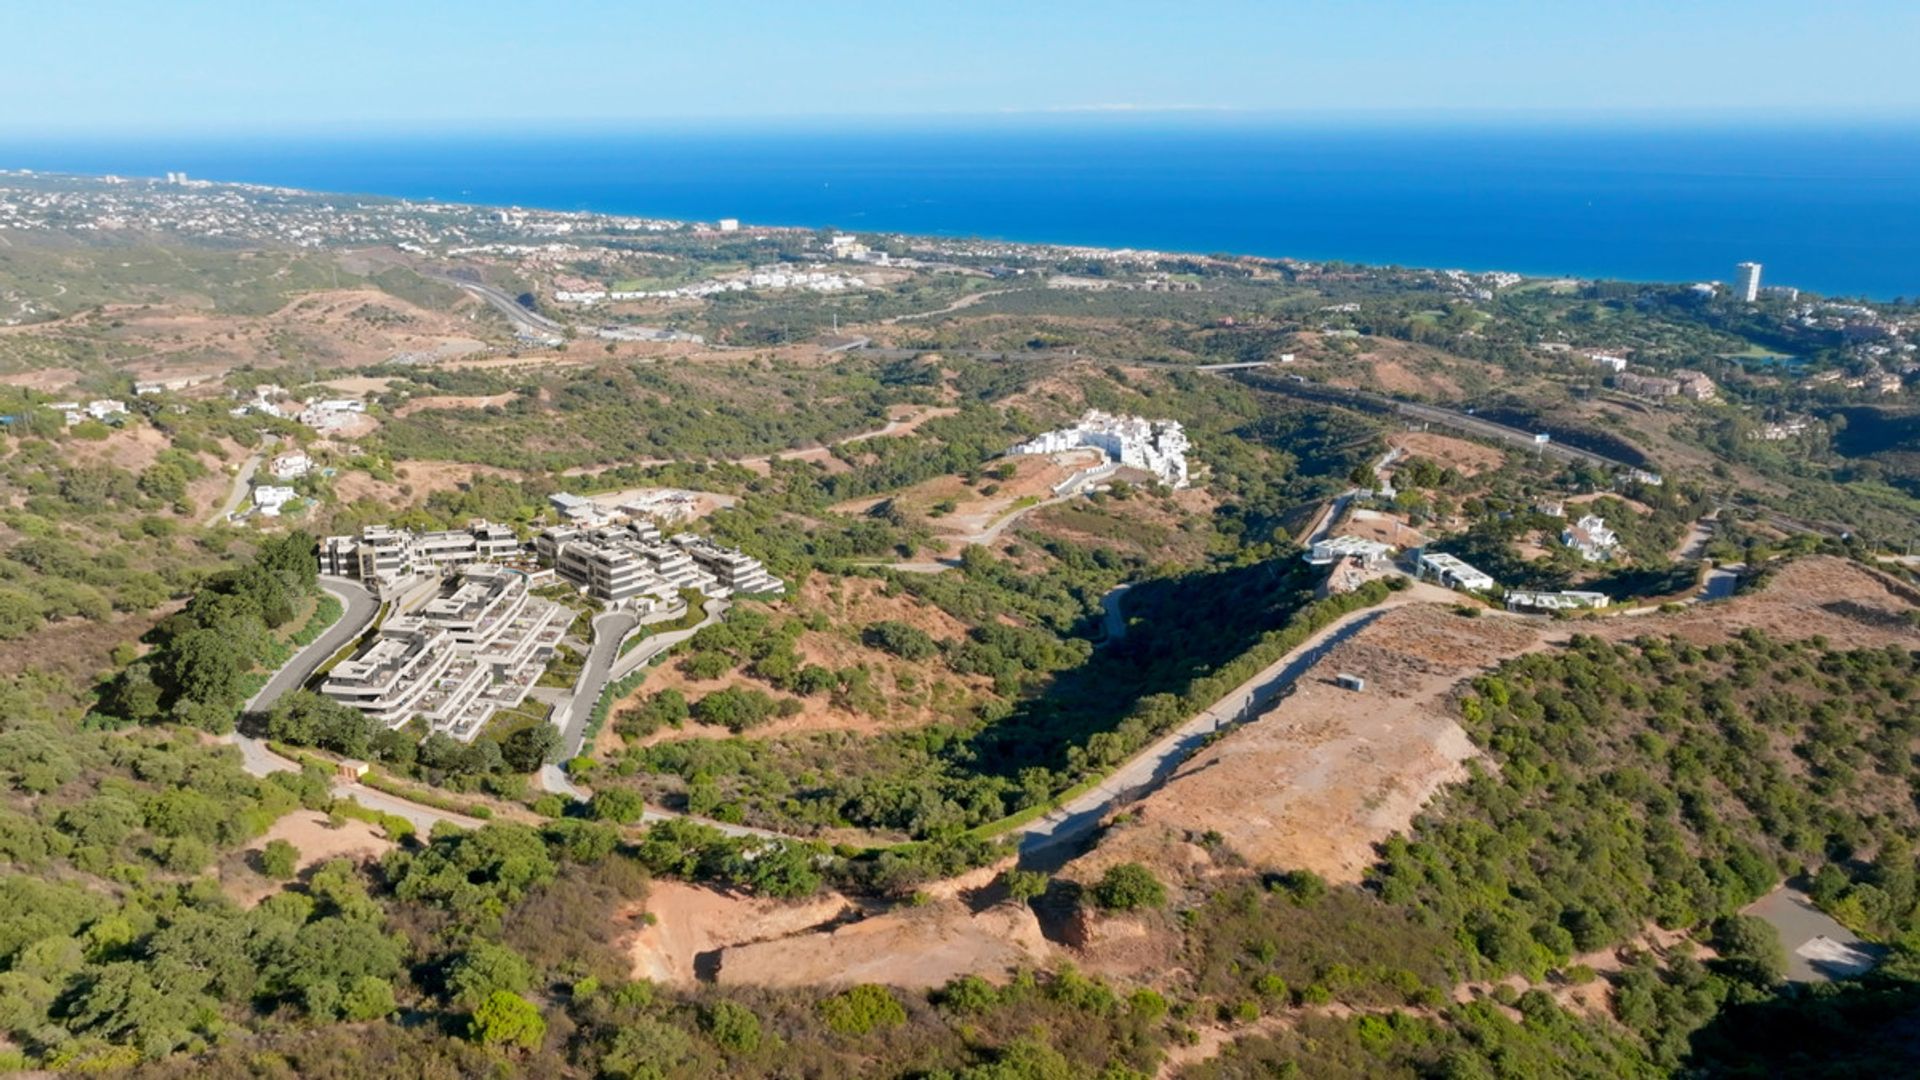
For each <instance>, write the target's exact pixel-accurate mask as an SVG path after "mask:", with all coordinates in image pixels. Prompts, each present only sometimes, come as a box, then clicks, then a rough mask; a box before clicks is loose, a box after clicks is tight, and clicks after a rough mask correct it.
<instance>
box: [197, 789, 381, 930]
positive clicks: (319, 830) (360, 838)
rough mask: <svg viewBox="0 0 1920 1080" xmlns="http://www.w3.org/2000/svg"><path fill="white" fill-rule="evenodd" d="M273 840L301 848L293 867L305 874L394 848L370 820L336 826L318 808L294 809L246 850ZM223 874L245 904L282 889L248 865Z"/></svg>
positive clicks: (229, 888) (235, 896)
mask: <svg viewBox="0 0 1920 1080" xmlns="http://www.w3.org/2000/svg"><path fill="white" fill-rule="evenodd" d="M274 840H285V841H286V842H288V843H289V844H292V845H293V846H294V847H295V848H297V849H299V852H300V857H299V858H298V859H297V860H295V862H294V867H295V870H296V872H298V873H302V874H304V873H306V872H307V870H308V869H309V868H311V867H315V866H318V865H320V864H321V863H324V862H326V861H328V860H329V859H353V860H356V861H359V860H363V859H378V858H379V857H381V856H382V855H385V854H386V853H387V852H388V851H390V850H392V848H393V841H391V840H388V839H387V838H386V837H385V836H383V835H381V833H380V830H378V829H376V828H374V827H373V826H372V825H370V824H368V823H367V822H364V821H356V820H353V819H351V818H349V819H347V820H346V821H344V822H342V823H341V824H340V826H339V827H338V828H335V827H333V826H332V825H329V824H328V823H327V815H325V814H322V813H320V812H319V811H317V810H295V811H294V812H293V813H291V814H288V815H287V816H285V817H283V818H281V819H280V820H279V821H276V822H274V823H273V827H272V828H270V829H268V830H267V831H266V832H265V833H264V834H263V835H261V836H259V837H256V838H255V839H254V841H253V842H252V843H250V844H248V845H247V846H246V847H245V848H244V849H243V850H244V851H246V852H248V853H252V852H256V851H262V850H265V848H266V846H267V844H269V843H270V842H272V841H274ZM222 876H223V879H224V880H223V882H222V885H223V886H224V888H225V889H226V892H227V895H228V896H229V897H232V898H233V900H234V902H235V903H238V904H240V905H241V906H242V907H252V906H253V905H255V904H257V903H259V902H260V901H261V900H263V899H265V898H266V897H267V896H269V895H271V894H273V893H275V892H278V891H279V890H280V883H279V882H276V881H270V880H268V879H267V878H264V877H262V876H260V875H259V874H257V873H255V872H253V871H252V870H251V869H248V868H241V869H237V870H234V871H233V872H231V873H230V874H223V875H222Z"/></svg>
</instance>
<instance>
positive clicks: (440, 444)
mask: <svg viewBox="0 0 1920 1080" xmlns="http://www.w3.org/2000/svg"><path fill="white" fill-rule="evenodd" d="M1765 258H1766V252H1764V251H1754V252H1753V253H1752V254H1751V259H1752V261H1747V262H1740V263H1738V264H1737V265H1727V266H1703V267H1701V268H1700V276H1699V279H1698V280H1693V281H1684V282H1670V283H1638V282H1626V281H1611V280H1593V279H1586V278H1576V277H1564V278H1544V277H1537V276H1525V275H1520V274H1515V273H1503V272H1478V271H1465V270H1446V269H1413V268H1400V267H1375V266H1364V265H1358V264H1349V263H1335V262H1312V261H1302V260H1294V259H1275V258H1253V257H1239V256H1233V255H1226V254H1210V255H1196V254H1178V253H1168V252H1159V251H1148V250H1114V249H1097V248H1087V247H1075V246H1062V245H1044V244H1019V243H1011V242H1000V241H990V240H976V239H962V238H934V237H916V236H903V235H892V234H885V233H873V232H864V231H860V230H858V229H848V228H833V227H821V228H792V227H765V226H760V225H756V224H754V223H752V222H749V221H741V220H734V219H721V220H715V221H709V222H686V221H670V220H656V219H642V218H630V217H621V216H615V215H607V214H599V213H588V212H559V211H548V210H537V209H527V208H516V207H482V206H470V205H462V204H456V203H449V202H438V201H422V200H403V199H386V198H376V197H370V196H351V195H340V194H329V193H318V192H307V191H297V190H290V189H284V188H274V187H262V186H255V185H245V184H230V183H221V182H216V181H209V180H203V179H200V178H197V177H192V176H188V175H186V174H184V173H179V172H174V173H170V174H167V175H165V176H162V177H157V178H155V177H132V176H125V177H121V176H71V175H47V174H33V173H25V172H19V171H15V172H0V477H4V484H0V703H4V707H0V743H4V744H5V752H4V753H0V775H4V778H5V793H4V797H3V798H0V861H4V864H5V865H4V868H0V899H4V902H3V903H0V1063H4V1064H5V1065H6V1066H7V1067H8V1068H10V1069H14V1070H20V1071H33V1070H38V1071H40V1072H41V1074H47V1075H51V1074H65V1073H90V1072H125V1073H128V1074H131V1075H135V1076H142V1077H157V1078H171V1077H205V1076H222V1077H225V1076H232V1077H259V1078H277V1077H292V1076H316V1077H342V1078H345V1077H373V1076H435V1077H469V1076H471V1077H491V1076H505V1075H524V1076H538V1077H615V1078H636V1080H637V1078H643V1077H644V1078H663V1080H664V1078H678V1077H704V1076H721V1075H725V1076H740V1077H827V1076H832V1077H840V1076H863V1077H864V1076H873V1077H894V1076H909V1077H926V1078H930V1080H931V1078H936V1077H938V1078H954V1080H961V1078H966V1080H999V1078H1076V1077H1085V1078H1101V1080H1109V1078H1110V1080H1120V1078H1126V1077H1179V1078H1184V1080H1211V1078H1222V1080H1224V1078H1238V1077H1254V1076H1295V1075H1299V1076H1324V1077H1339V1078H1346V1077H1377V1076H1386V1077H1409V1078H1412V1077H1459V1078H1466V1077H1496V1076H1497V1077H1551V1076H1631V1077H1641V1076H1645V1077H1653V1076H1668V1075H1676V1074H1678V1075H1690V1076H1759V1075H1833V1076H1866V1075H1876V1076H1877V1075H1911V1074H1913V1073H1914V1071H1915V1069H1916V1065H1917V1064H1920V1061H1917V1060H1916V1059H1917V1058H1920V1053H1917V1052H1916V1050H1915V1047H1914V1043H1913V1040H1912V1037H1911V1032H1912V1022H1913V1020H1914V1018H1915V1017H1916V1016H1920V855H1917V854H1916V851H1915V843H1916V840H1920V779H1917V777H1920V773H1917V772H1916V767H1915V762H1916V758H1915V752H1916V748H1917V745H1920V744H1916V739H1920V712H1917V711H1916V710H1915V707H1914V701H1915V699H1916V695H1920V553H1916V552H1915V551H1914V550H1913V540H1914V536H1915V523H1916V521H1920V406H1916V404H1915V403H1914V402H1913V401H1912V398H1913V396H1914V395H1915V394H1916V393H1920V308H1916V306H1915V305H1913V304H1911V303H1907V302H1902V301H1868V300H1861V299H1858V298H1850V297H1832V296H1824V295H1819V294H1816V293H1814V292H1811V291H1808V290H1804V289H1799V288H1796V287H1795V284H1794V283H1793V282H1791V281H1776V280H1773V279H1772V278H1771V277H1770V276H1769V273H1768V271H1767V269H1766V267H1765V266H1764V263H1765ZM1568 261H1569V264H1571V265H1579V264H1580V260H1579V258H1578V257H1577V256H1576V255H1572V254H1570V255H1569V260H1568Z"/></svg>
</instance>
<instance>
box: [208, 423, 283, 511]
mask: <svg viewBox="0 0 1920 1080" xmlns="http://www.w3.org/2000/svg"><path fill="white" fill-rule="evenodd" d="M279 444H280V439H279V437H278V436H268V437H267V441H266V442H265V443H264V444H262V445H261V447H260V449H258V450H255V451H254V452H253V453H252V454H251V455H249V456H248V457H247V460H246V461H244V462H242V463H241V465H240V471H239V472H236V473H234V474H233V486H232V487H231V488H228V489H227V501H226V502H225V503H223V504H221V506H220V508H219V509H217V510H215V511H214V512H213V516H212V517H210V518H208V519H207V525H208V526H214V525H218V524H220V523H221V522H223V521H225V520H227V516H228V515H229V514H232V513H233V512H234V511H235V510H238V509H240V502H241V500H243V499H245V498H246V497H247V486H248V485H249V484H251V483H253V476H254V474H255V473H257V472H259V471H260V463H261V462H263V461H265V460H266V459H267V455H268V454H269V453H271V452H272V451H273V448H274V447H275V446H278V445H279Z"/></svg>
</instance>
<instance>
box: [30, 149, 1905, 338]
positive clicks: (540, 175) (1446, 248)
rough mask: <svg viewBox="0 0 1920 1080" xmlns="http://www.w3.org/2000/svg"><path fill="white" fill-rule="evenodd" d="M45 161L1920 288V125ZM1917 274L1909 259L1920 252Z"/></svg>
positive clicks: (78, 154)
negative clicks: (1917, 196)
mask: <svg viewBox="0 0 1920 1080" xmlns="http://www.w3.org/2000/svg"><path fill="white" fill-rule="evenodd" d="M0 162H4V163H5V164H7V165H9V166H13V167H18V166H28V167H31V168H33V169H34V170H35V171H36V173H42V174H44V173H46V172H60V173H65V174H70V175H76V176H98V175H102V174H106V173H115V172H117V173H119V174H120V175H148V176H157V175H160V174H162V173H165V172H170V171H175V170H176V169H181V168H184V169H185V170H186V171H187V172H188V173H190V174H191V175H194V176H207V177H214V176H219V177H223V178H231V179H233V180H234V181H235V182H237V183H246V184H259V185H262V186H270V187H278V188H288V189H295V190H300V191H303V192H312V193H316V194H330V195H335V196H341V197H345V196H354V194H355V193H356V192H359V193H364V194H363V195H359V196H355V197H367V198H374V197H378V198H392V199H400V200H414V201H419V200H426V199H432V200H437V201H444V202H457V203H460V204H463V205H471V206H480V207H522V208H528V209H541V210H546V211H550V212H555V213H575V212H584V213H596V214H606V215H618V216H622V217H641V218H664V219H673V220H703V219H704V220H715V219H718V218H721V217H729V218H738V219H740V220H741V221H743V222H749V223H753V224H756V225H762V226H768V227H778V226H776V224H775V223H786V224H785V226H784V227H791V228H806V229H820V228H838V229H842V230H847V231H853V232H861V233H884V234H888V235H895V236H909V237H927V238H931V239H945V240H953V239H961V238H966V239H980V240H983V241H989V242H994V241H997V242H1005V243H1010V244H1027V245H1034V246H1056V247H1084V248H1100V249H1107V250H1124V249H1136V250H1154V251H1160V252H1166V253H1169V254H1175V253H1193V254H1200V253H1231V254H1234V255H1241V256H1251V257H1258V258H1293V259H1297V260H1302V261H1309V262H1318V263H1326V262H1346V263H1355V264H1361V265H1367V266H1376V267H1395V266H1397V267H1407V268H1431V269H1461V270H1466V271H1469V272H1476V273H1479V272H1492V271H1506V272H1513V273H1520V274H1524V275H1526V276H1528V277H1541V278H1559V277H1574V278H1580V279H1584V280H1611V281H1625V282H1636V283H1676V284H1684V283H1691V282H1697V281H1709V280H1725V279H1726V278H1727V277H1728V276H1729V275H1730V274H1731V272H1732V267H1733V264H1734V263H1736V262H1741V261H1749V260H1751V261H1757V262H1760V263H1762V264H1764V265H1765V266H1766V267H1767V268H1768V280H1769V281H1770V282H1772V283H1779V284H1788V285H1795V286H1798V287H1801V288H1803V289H1807V290H1809V291H1814V292H1819V293H1821V294H1824V295H1827V296H1833V297H1845V296H1865V297H1869V298H1873V299H1878V300H1886V299H1890V298H1893V297H1897V296H1913V295H1916V294H1920V275H1915V272H1914V271H1913V270H1912V269H1911V268H1910V267H1909V265H1908V264H1909V263H1910V261H1911V260H1910V259H1909V258H1908V257H1907V255H1906V254H1905V253H1907V252H1910V251H1911V250H1915V249H1920V205H1916V204H1914V203H1913V200H1912V199H1911V198H1910V196H1908V195H1906V194H1905V193H1906V192H1908V191H1911V190H1914V189H1916V188H1920V132H1911V133H1910V132H1906V131H1905V130H1903V129H1902V130H1877V129H1876V130H1871V131H1865V132H1860V133H1844V132H1843V133H1828V134H1821V133H1819V132H1809V131H1802V130H1784V129H1783V130H1778V131H1764V132H1759V133H1749V132H1738V131H1729V130H1716V131H1707V132H1703V133H1701V134H1699V135H1698V137H1690V136H1687V135H1685V134H1684V133H1680V132H1675V131H1670V130H1660V131H1640V132H1619V131H1599V132H1594V131H1541V130H1538V129H1526V130H1519V129H1511V130H1500V131H1493V132H1486V131H1480V130H1469V131H1464V132H1463V131H1461V130H1456V129H1435V130H1423V131H1400V130H1397V129H1396V130H1390V131H1389V130H1364V131H1360V130H1356V131H1345V132H1340V131H1265V130H1261V131H1243V130H1238V129H1235V130H1229V131H1213V130H1190V131H1183V132H1152V131H1097V132H1079V133H1069V134H1060V135H1058V136H1057V137H1054V136H1051V135H1049V133H1045V132H1033V131H996V132H985V133H983V132H979V131H961V132H933V131H928V132H919V133H912V132H878V133H876V132H856V133H838V134H836V133H831V132H822V133H807V134H792V133H789V134H786V135H772V134H769V135H765V136H751V137H748V136H743V135H741V134H739V133H732V134H729V133H725V132H707V133H698V132H696V133H667V134H659V135H648V136H644V137H643V136H641V135H638V134H633V135H628V136H588V135H584V134H564V133H563V134H553V135H531V134H517V135H516V134H511V133H509V134H502V135H497V136H492V135H484V136H483V135H469V136H462V137H453V136H447V135H441V136H423V137H421V138H420V139H417V140H393V139H370V138H366V137H358V138H355V137H335V138H307V139H301V138H283V139H280V140H277V141H276V140H268V141H265V142H261V143H257V144H256V143H245V144H242V143H235V142H227V141H220V140H206V139H202V140H200V141H194V140H187V141H184V142H168V143H151V144H148V143H142V144H137V145H134V146H131V147H101V146H90V145H87V144H78V143H71V142H68V143H50V142H39V143H26V142H20V141H0ZM1910 275H1911V279H1909V276H1910Z"/></svg>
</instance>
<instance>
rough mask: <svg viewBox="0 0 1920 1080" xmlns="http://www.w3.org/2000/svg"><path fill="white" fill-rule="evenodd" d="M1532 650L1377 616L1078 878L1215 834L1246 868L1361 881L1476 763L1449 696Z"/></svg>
mask: <svg viewBox="0 0 1920 1080" xmlns="http://www.w3.org/2000/svg"><path fill="white" fill-rule="evenodd" d="M1539 636H1540V635H1539V629H1538V626H1537V624H1528V623H1523V622H1520V621H1518V620H1512V619H1501V618H1481V619H1466V618H1462V617H1460V616H1459V615H1456V614H1454V613H1453V612H1452V611H1450V610H1449V609H1447V608H1443V607H1440V606H1438V605H1430V604H1413V605H1408V606H1406V607H1403V608H1399V609H1397V610H1394V611H1390V612H1388V613H1386V614H1384V615H1382V616H1380V617H1379V618H1378V619H1377V620H1376V621H1374V622H1373V623H1372V624H1371V625H1369V626H1367V627H1366V628H1365V629H1364V630H1362V631H1360V633H1358V634H1357V635H1355V636H1354V637H1353V638H1351V639H1349V640H1348V641H1345V642H1343V643H1342V644H1340V645H1338V646H1336V647H1335V648H1334V649H1333V651H1332V652H1331V653H1329V654H1328V655H1327V656H1326V657H1325V658H1324V659H1322V660H1321V661H1320V662H1319V663H1318V664H1317V665H1315V666H1314V668H1312V669H1311V670H1310V671H1308V672H1307V674H1306V675H1305V676H1303V677H1302V678H1301V680H1300V682H1299V683H1298V684H1297V689H1296V690H1295V691H1294V693H1292V694H1291V695H1289V696H1288V697H1286V698H1284V699H1282V701H1281V702H1280V703H1279V705H1278V706H1276V707H1275V708H1273V709H1271V710H1269V711H1268V712H1267V713H1265V714H1264V715H1262V716H1260V717H1259V718H1257V719H1255V720H1254V721H1252V722H1250V723H1248V724H1247V725H1246V726H1244V727H1242V728H1240V729H1238V730H1237V731H1234V732H1233V733H1231V734H1229V735H1228V736H1227V737H1226V738H1224V739H1222V740H1220V741H1219V742H1218V743H1216V744H1214V745H1213V746H1212V747H1210V748H1208V749H1206V750H1204V751H1202V752H1201V753H1199V754H1198V755H1196V756H1195V757H1194V758H1192V759H1191V760H1189V761H1188V762H1187V763H1186V764H1185V765H1183V766H1182V767H1181V769H1180V771H1179V772H1178V773H1177V774H1176V775H1175V776H1174V778H1173V779H1172V780H1170V781H1169V782H1168V783H1167V784H1166V785H1165V786H1164V787H1162V788H1161V789H1160V790H1159V791H1157V792H1155V793H1154V794H1152V795H1150V796H1148V797H1147V798H1146V799H1145V800H1143V801H1142V802H1140V803H1137V804H1135V805H1134V807H1133V808H1132V809H1133V810H1134V811H1136V812H1137V813H1138V815H1139V818H1140V820H1141V822H1142V824H1141V825H1139V826H1135V827H1130V828H1127V829H1123V830H1120V831H1118V832H1116V833H1114V834H1112V835H1111V836H1110V837H1109V838H1108V840H1107V841H1105V842H1103V843H1102V844H1101V845H1100V846H1099V847H1098V848H1096V849H1095V850H1094V851H1093V852H1091V853H1089V855H1087V856H1086V857H1084V858H1083V859H1081V860H1078V861H1076V863H1075V864H1074V870H1073V874H1074V876H1075V877H1082V876H1086V875H1088V874H1092V875H1094V876H1097V874H1098V872H1099V870H1101V869H1104V867H1106V866H1108V865H1111V864H1112V863H1116V862H1127V861H1140V862H1146V863H1148V864H1149V865H1155V864H1158V865H1166V863H1167V862H1168V860H1169V858H1170V857H1177V855H1176V854H1175V853H1177V851H1178V850H1179V848H1178V846H1177V845H1178V844H1179V842H1180V841H1182V840H1184V839H1185V838H1187V837H1190V836H1200V835H1202V834H1204V833H1206V832H1208V831H1210V830H1211V831H1217V832H1218V833H1220V834H1221V835H1222V836H1224V837H1225V840H1226V845H1227V846H1228V847H1229V848H1231V849H1232V850H1233V851H1234V852H1236V853H1238V854H1239V855H1241V856H1242V857H1243V858H1245V859H1246V860H1247V861H1248V862H1249V863H1250V864H1251V865H1253V866H1255V867H1258V868H1271V869H1307V870H1312V871H1314V872H1315V873H1318V874H1320V875H1321V876H1323V877H1325V878H1327V879H1328V880H1330V881H1335V882H1349V881H1357V880H1358V879H1359V878H1360V875H1361V873H1362V871H1364V870H1365V869H1366V867H1367V866H1368V865H1370V864H1371V863H1372V861H1373V844H1374V843H1375V842H1376V841H1377V840H1379V839H1380V838H1381V837H1384V836H1386V835H1388V834H1390V833H1393V832H1395V831H1398V830H1403V829H1405V828H1406V827H1407V825H1408V823H1409V822H1411V821H1412V820H1413V817H1414V815H1415V814H1417V813H1418V812H1419V810H1420V808H1421V807H1422V806H1423V805H1425V803H1426V802H1427V800H1428V799H1429V798H1430V797H1431V796H1432V795H1433V793H1434V792H1435V791H1437V790H1438V789H1439V788H1440V787H1441V786H1442V785H1444V784H1447V783H1450V782H1452V781H1455V780H1458V779H1461V778H1462V777H1463V776H1464V775H1465V768H1464V763H1465V762H1466V761H1467V760H1468V759H1469V758H1471V757H1473V756H1474V754H1475V750H1474V747H1473V744H1472V742H1471V741H1470V740H1469V739H1468V738H1467V734H1466V732H1465V731H1463V730H1462V729H1461V728H1460V726H1459V725H1458V724H1457V723H1455V721H1454V719H1453V716H1452V714H1451V710H1450V708H1449V707H1448V704H1447V701H1446V698H1447V694H1448V692H1449V690H1451V688H1452V687H1453V686H1454V685H1455V684H1456V683H1458V682H1459V681H1460V680H1461V679H1462V678H1464V677H1466V676H1467V675H1469V674H1472V673H1473V672H1475V671H1477V670H1480V669H1483V668H1486V667H1490V666H1492V665H1493V664H1495V663H1497V662H1498V661H1499V660H1501V659H1504V658H1506V657H1508V656H1512V655H1515V654H1517V653H1520V652H1522V651H1524V650H1526V649H1528V648H1530V647H1532V646H1533V645H1535V643H1536V642H1537V641H1538V639H1539ZM1342 672H1345V673H1352V674H1356V675H1360V676H1362V677H1363V678H1365V679H1366V680H1367V688H1366V690H1365V691H1363V692H1354V691H1350V690H1342V689H1340V688H1338V687H1337V686H1335V685H1334V684H1333V678H1332V677H1333V675H1334V674H1335V673H1342ZM1083 864H1086V865H1083ZM1169 869H1170V870H1171V871H1173V872H1176V873H1186V872H1189V871H1190V870H1191V869H1192V868H1191V867H1188V866H1184V865H1182V866H1174V867H1169Z"/></svg>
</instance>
